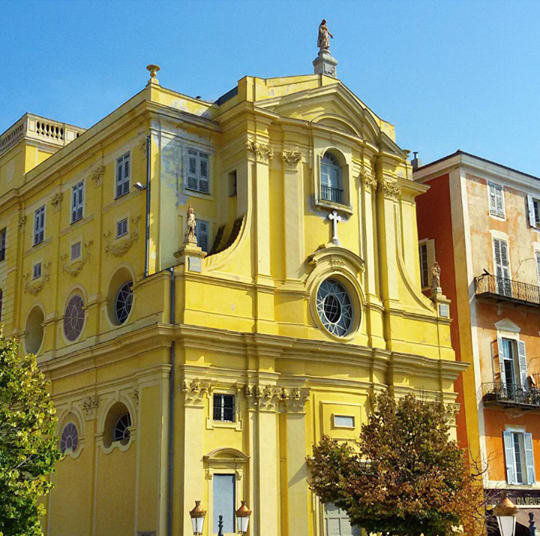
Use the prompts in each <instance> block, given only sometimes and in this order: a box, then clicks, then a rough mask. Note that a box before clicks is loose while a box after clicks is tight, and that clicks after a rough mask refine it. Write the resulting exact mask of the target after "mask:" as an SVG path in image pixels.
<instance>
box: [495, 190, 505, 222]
mask: <svg viewBox="0 0 540 536" xmlns="http://www.w3.org/2000/svg"><path fill="white" fill-rule="evenodd" d="M495 200H496V202H497V216H500V217H501V218H504V206H503V189H502V186H500V185H498V184H497V185H495Z"/></svg>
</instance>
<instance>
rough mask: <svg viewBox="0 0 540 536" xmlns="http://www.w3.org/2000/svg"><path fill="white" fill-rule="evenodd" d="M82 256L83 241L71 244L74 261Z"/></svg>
mask: <svg viewBox="0 0 540 536" xmlns="http://www.w3.org/2000/svg"><path fill="white" fill-rule="evenodd" d="M80 256H81V243H80V242H75V244H72V245H71V260H72V261H74V260H76V259H78V258H79V257H80Z"/></svg>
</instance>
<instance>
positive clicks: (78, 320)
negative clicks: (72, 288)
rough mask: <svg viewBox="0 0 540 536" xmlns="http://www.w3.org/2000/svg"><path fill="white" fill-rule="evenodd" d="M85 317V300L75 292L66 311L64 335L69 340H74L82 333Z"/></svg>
mask: <svg viewBox="0 0 540 536" xmlns="http://www.w3.org/2000/svg"><path fill="white" fill-rule="evenodd" d="M84 317H85V311H84V300H83V299H82V297H81V296H79V295H78V294H75V296H73V297H72V298H71V299H70V300H69V302H68V304H67V307H66V312H65V313H64V335H65V336H66V339H67V340H68V341H71V342H73V341H74V340H76V339H77V337H79V335H80V334H81V333H82V330H83V326H84Z"/></svg>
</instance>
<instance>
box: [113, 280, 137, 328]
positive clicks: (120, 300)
mask: <svg viewBox="0 0 540 536" xmlns="http://www.w3.org/2000/svg"><path fill="white" fill-rule="evenodd" d="M132 285H133V282H132V281H128V282H127V283H124V284H123V285H122V286H121V287H120V289H119V290H118V294H117V295H116V300H115V304H114V312H115V314H116V320H117V321H118V323H119V324H123V323H124V322H125V321H126V320H127V318H128V316H129V313H130V312H131V306H132V305H133V291H132V290H131V286H132Z"/></svg>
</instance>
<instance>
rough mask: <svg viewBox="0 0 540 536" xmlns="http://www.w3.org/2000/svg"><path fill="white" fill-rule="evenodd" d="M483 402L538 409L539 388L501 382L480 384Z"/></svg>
mask: <svg viewBox="0 0 540 536" xmlns="http://www.w3.org/2000/svg"><path fill="white" fill-rule="evenodd" d="M482 391H483V400H484V404H486V405H487V404H497V405H501V406H505V407H519V408H522V409H540V389H538V388H537V387H536V386H535V387H528V388H527V389H524V388H523V387H520V386H518V385H505V384H501V382H493V383H484V384H483V385H482Z"/></svg>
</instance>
